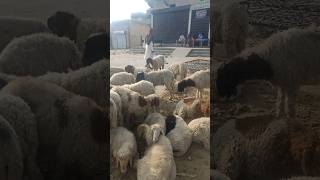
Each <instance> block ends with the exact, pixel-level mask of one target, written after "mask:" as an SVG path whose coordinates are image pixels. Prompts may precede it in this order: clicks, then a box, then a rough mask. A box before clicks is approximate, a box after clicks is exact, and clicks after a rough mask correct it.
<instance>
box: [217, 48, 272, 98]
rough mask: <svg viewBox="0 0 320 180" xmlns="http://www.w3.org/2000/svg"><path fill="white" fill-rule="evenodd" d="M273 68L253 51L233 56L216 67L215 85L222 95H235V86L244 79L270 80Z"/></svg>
mask: <svg viewBox="0 0 320 180" xmlns="http://www.w3.org/2000/svg"><path fill="white" fill-rule="evenodd" d="M272 78H273V70H272V68H271V66H270V64H269V63H268V62H267V61H266V60H264V59H263V58H261V57H260V56H258V55H257V54H255V53H252V54H250V55H249V56H245V57H240V56H239V57H234V58H233V59H232V60H231V61H230V62H228V63H226V64H224V65H222V66H220V67H219V69H218V73H217V80H216V87H217V92H218V94H219V95H220V96H222V97H227V98H229V97H231V96H236V95H237V93H238V92H237V86H238V85H239V84H240V83H243V82H245V81H246V80H258V79H264V80H270V79H272Z"/></svg>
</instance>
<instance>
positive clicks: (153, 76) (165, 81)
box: [136, 69, 175, 98]
mask: <svg viewBox="0 0 320 180" xmlns="http://www.w3.org/2000/svg"><path fill="white" fill-rule="evenodd" d="M141 80H146V81H149V82H151V83H152V84H153V86H159V85H165V86H166V88H167V89H168V90H169V92H170V97H171V98H172V97H173V93H174V83H175V81H174V75H173V73H172V72H171V71H170V70H168V69H163V70H160V71H152V72H149V73H145V72H139V73H138V74H137V78H136V81H137V82H139V81H141Z"/></svg>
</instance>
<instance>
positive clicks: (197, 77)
mask: <svg viewBox="0 0 320 180" xmlns="http://www.w3.org/2000/svg"><path fill="white" fill-rule="evenodd" d="M187 87H195V88H197V95H196V98H200V99H202V94H203V89H205V88H210V70H209V69H207V70H200V71H197V72H195V73H193V74H192V75H190V76H188V77H186V78H184V79H183V80H181V81H179V82H178V91H179V92H183V91H184V89H185V88H187Z"/></svg>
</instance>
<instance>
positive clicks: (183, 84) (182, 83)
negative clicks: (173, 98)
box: [178, 79, 196, 92]
mask: <svg viewBox="0 0 320 180" xmlns="http://www.w3.org/2000/svg"><path fill="white" fill-rule="evenodd" d="M195 85H196V83H195V82H194V81H193V80H192V79H184V80H181V81H180V82H179V83H178V92H183V91H184V89H185V88H186V87H191V86H195Z"/></svg>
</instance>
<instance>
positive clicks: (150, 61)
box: [146, 58, 153, 69]
mask: <svg viewBox="0 0 320 180" xmlns="http://www.w3.org/2000/svg"><path fill="white" fill-rule="evenodd" d="M146 63H147V65H146V67H147V68H150V69H153V61H152V59H151V58H148V59H147V60H146ZM150 64H151V66H152V68H151V67H150Z"/></svg>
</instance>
